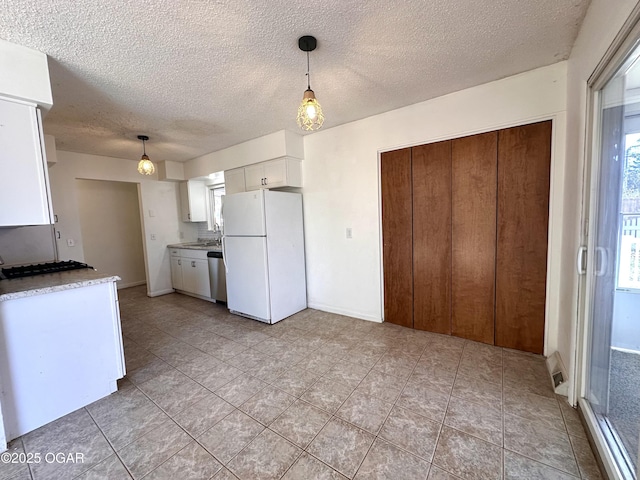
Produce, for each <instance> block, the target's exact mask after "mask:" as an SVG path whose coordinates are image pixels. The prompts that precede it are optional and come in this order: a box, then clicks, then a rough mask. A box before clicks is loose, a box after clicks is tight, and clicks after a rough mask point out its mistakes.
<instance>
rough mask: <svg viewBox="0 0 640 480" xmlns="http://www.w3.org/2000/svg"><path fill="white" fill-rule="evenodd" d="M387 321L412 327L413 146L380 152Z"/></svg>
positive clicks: (385, 314)
mask: <svg viewBox="0 0 640 480" xmlns="http://www.w3.org/2000/svg"><path fill="white" fill-rule="evenodd" d="M380 178H381V190H382V192H381V193H382V255H383V268H384V321H385V322H390V323H395V324H397V325H402V326H404V327H413V265H412V239H411V236H412V233H411V232H412V205H411V149H409V148H405V149H403V150H396V151H393V152H384V153H383V154H382V155H381V156H380Z"/></svg>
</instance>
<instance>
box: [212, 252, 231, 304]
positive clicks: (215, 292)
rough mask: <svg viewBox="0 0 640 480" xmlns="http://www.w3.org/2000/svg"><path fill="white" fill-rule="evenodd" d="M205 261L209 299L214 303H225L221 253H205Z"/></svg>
mask: <svg viewBox="0 0 640 480" xmlns="http://www.w3.org/2000/svg"><path fill="white" fill-rule="evenodd" d="M207 260H209V282H210V283H211V298H213V299H214V300H215V301H216V302H224V303H227V277H226V275H225V271H224V262H223V261H222V252H207Z"/></svg>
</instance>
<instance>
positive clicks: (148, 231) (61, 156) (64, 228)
mask: <svg viewBox="0 0 640 480" xmlns="http://www.w3.org/2000/svg"><path fill="white" fill-rule="evenodd" d="M57 156H58V162H57V163H56V164H55V165H54V166H52V167H51V168H50V169H49V178H50V180H51V196H52V199H53V210H54V212H55V214H56V215H57V216H58V223H57V224H56V229H57V230H58V231H59V232H60V234H61V238H60V240H58V254H59V257H60V259H61V260H67V259H74V260H78V261H84V260H85V259H84V255H83V242H82V231H81V225H80V216H79V209H78V196H77V193H76V188H75V181H76V179H77V178H81V179H88V180H109V181H115V182H133V183H137V184H138V188H139V190H138V194H139V199H140V209H141V212H143V214H142V234H143V238H144V241H143V248H144V252H145V268H146V273H147V293H148V294H149V295H152V296H153V295H160V294H163V293H169V292H171V291H172V289H171V275H170V274H169V271H170V270H169V255H168V251H167V248H166V245H167V244H170V243H179V242H183V241H184V242H188V241H195V240H196V239H197V226H195V225H192V224H188V223H184V222H182V221H181V220H180V216H179V194H178V184H177V183H175V182H160V181H157V179H156V176H154V175H152V176H150V177H145V176H142V175H140V174H139V173H138V171H137V169H136V168H137V165H136V161H132V160H128V159H122V158H112V157H102V156H97V155H88V154H82V153H73V152H65V151H61V150H58V151H57ZM152 215H153V216H152ZM181 233H182V236H183V238H181ZM152 234H154V235H155V236H156V239H155V240H151V235H152ZM69 238H71V239H73V240H74V242H75V246H74V247H69V246H67V239H69Z"/></svg>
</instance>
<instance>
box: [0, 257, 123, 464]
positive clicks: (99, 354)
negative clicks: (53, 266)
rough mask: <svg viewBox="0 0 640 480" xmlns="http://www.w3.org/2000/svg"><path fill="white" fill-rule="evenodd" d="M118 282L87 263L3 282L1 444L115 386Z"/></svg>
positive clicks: (119, 351)
mask: <svg viewBox="0 0 640 480" xmlns="http://www.w3.org/2000/svg"><path fill="white" fill-rule="evenodd" d="M119 279H120V278H119V277H117V276H113V275H108V274H103V273H99V272H96V271H95V270H93V269H89V268H84V269H81V270H72V271H66V272H59V273H51V274H47V275H37V276H32V277H26V278H19V279H12V280H1V281H0V409H1V415H0V418H2V419H3V421H2V422H1V423H0V440H3V442H0V443H4V441H6V442H8V441H10V440H12V439H14V438H17V437H19V436H20V435H23V434H25V433H27V432H30V431H32V430H34V429H36V428H38V427H40V426H42V425H45V424H47V423H49V422H51V421H53V420H55V419H57V418H59V417H62V416H64V415H66V414H68V413H70V412H72V411H74V410H77V409H78V408H81V407H84V406H85V405H88V404H90V403H92V402H94V401H96V400H98V399H100V398H102V397H105V396H106V395H109V394H110V393H112V392H114V391H115V390H117V380H118V379H119V378H122V377H123V376H124V374H125V364H124V350H123V345H122V331H121V328H120V312H119V307H118V295H117V290H116V283H115V282H116V281H117V280H119ZM3 429H4V431H2V430H3ZM3 437H4V438H3ZM3 449H4V445H2V444H0V451H2V450H3Z"/></svg>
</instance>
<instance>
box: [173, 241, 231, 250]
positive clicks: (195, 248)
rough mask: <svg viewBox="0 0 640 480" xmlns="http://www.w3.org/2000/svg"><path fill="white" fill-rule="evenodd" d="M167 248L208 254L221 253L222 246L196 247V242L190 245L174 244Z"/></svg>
mask: <svg viewBox="0 0 640 480" xmlns="http://www.w3.org/2000/svg"><path fill="white" fill-rule="evenodd" d="M167 248H183V249H186V250H205V251H207V252H221V251H222V246H220V245H195V244H194V242H190V243H173V244H171V245H167Z"/></svg>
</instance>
